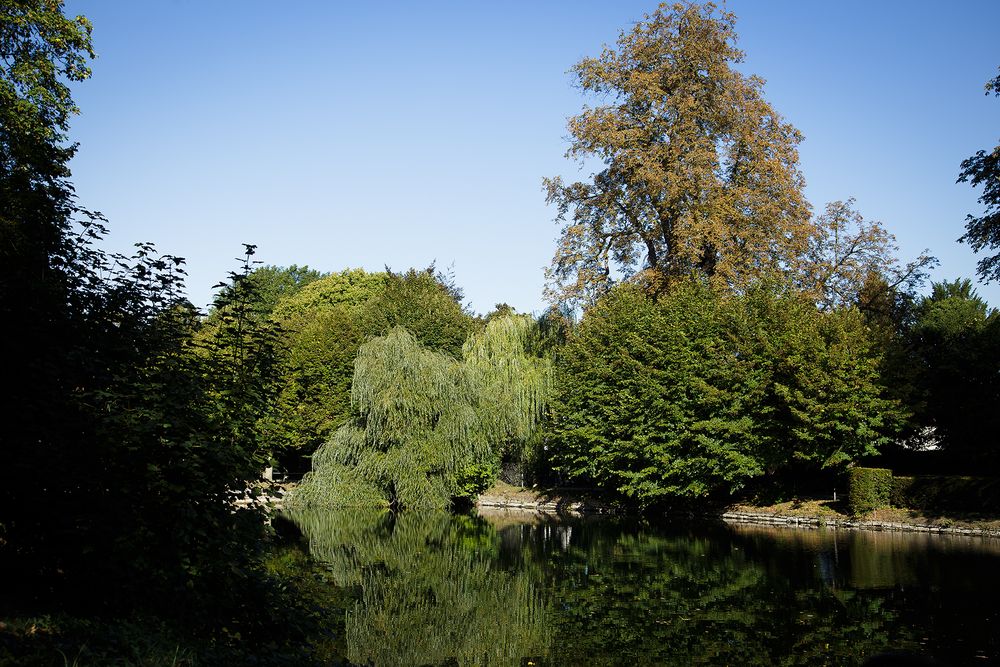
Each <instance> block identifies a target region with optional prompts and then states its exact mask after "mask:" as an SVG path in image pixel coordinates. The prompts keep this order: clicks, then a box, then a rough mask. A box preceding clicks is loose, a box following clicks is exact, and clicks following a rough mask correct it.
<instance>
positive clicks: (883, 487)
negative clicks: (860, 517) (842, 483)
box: [847, 468, 892, 514]
mask: <svg viewBox="0 0 1000 667" xmlns="http://www.w3.org/2000/svg"><path fill="white" fill-rule="evenodd" d="M848 474H849V476H850V477H849V482H848V492H847V493H848V496H847V508H848V510H849V511H850V512H851V514H865V513H866V512H870V511H872V510H877V509H881V508H883V507H888V506H889V496H890V494H891V492H892V471H891V470H889V469H888V468H851V469H850V470H849V471H848Z"/></svg>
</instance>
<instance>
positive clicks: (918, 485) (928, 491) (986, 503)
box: [889, 475, 1000, 516]
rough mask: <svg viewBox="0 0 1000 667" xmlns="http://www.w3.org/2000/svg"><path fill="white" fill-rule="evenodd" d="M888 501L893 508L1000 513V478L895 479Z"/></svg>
mask: <svg viewBox="0 0 1000 667" xmlns="http://www.w3.org/2000/svg"><path fill="white" fill-rule="evenodd" d="M889 501H890V502H891V503H892V505H893V506H894V507H906V508H909V509H916V510H922V511H924V512H964V513H974V514H982V515H987V516H996V515H997V514H998V513H1000V479H997V478H995V477H958V476H954V475H949V476H944V475H921V476H919V477H904V476H895V475H894V476H893V478H892V492H891V493H890V496H889Z"/></svg>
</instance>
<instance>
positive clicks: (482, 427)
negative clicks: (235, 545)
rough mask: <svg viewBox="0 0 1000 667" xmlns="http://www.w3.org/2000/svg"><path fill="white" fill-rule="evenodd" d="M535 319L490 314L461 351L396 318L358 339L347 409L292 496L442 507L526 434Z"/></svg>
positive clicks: (532, 418) (542, 382)
mask: <svg viewBox="0 0 1000 667" xmlns="http://www.w3.org/2000/svg"><path fill="white" fill-rule="evenodd" d="M536 329H537V324H536V323H535V322H534V321H533V320H532V319H531V318H529V317H525V316H517V315H508V316H504V317H499V318H496V319H493V320H491V321H490V322H489V324H488V325H487V326H486V328H485V329H484V330H483V331H482V332H481V333H479V334H477V335H475V336H473V337H471V338H470V339H469V341H468V342H467V343H466V344H465V346H464V350H463V356H464V359H463V361H461V362H460V361H459V360H457V359H455V358H453V357H451V356H450V355H448V354H445V353H442V352H435V351H433V350H430V349H428V348H426V347H424V346H422V345H421V344H420V343H419V342H418V341H417V339H416V338H415V337H414V336H413V335H412V334H410V333H409V332H408V331H407V330H406V329H403V328H402V327H396V328H394V329H393V330H392V331H390V332H389V334H388V335H387V336H384V337H380V338H376V339H374V340H372V341H370V342H368V343H366V344H365V345H363V346H362V347H361V349H360V350H359V352H358V358H357V360H356V362H355V366H354V379H353V383H352V387H351V396H352V404H353V409H354V417H353V418H352V419H351V420H350V421H348V422H347V423H345V424H344V425H342V426H341V427H340V428H339V429H338V430H337V431H336V432H335V433H334V435H333V437H332V438H331V439H330V440H329V442H328V443H326V444H325V445H324V446H323V447H321V448H320V449H319V450H318V451H317V452H316V454H315V455H314V457H313V472H312V473H310V475H309V476H307V478H306V479H304V480H303V484H302V486H301V488H300V489H299V490H298V491H297V492H296V494H295V502H297V503H300V504H304V505H371V504H375V505H378V504H390V503H391V504H395V505H402V506H406V507H446V506H448V505H449V504H450V502H451V499H452V498H453V497H455V496H460V495H468V493H469V489H468V488H467V486H468V484H469V483H470V481H471V480H473V479H478V480H480V481H481V482H487V481H492V479H495V477H496V474H497V471H498V468H499V463H500V460H501V458H502V456H503V454H504V453H505V452H506V451H510V450H511V449H514V448H519V447H523V446H524V444H525V443H526V442H527V441H528V440H529V439H530V438H531V437H532V435H533V434H534V430H535V426H536V424H537V422H538V420H539V418H540V416H541V414H542V410H543V407H544V403H545V399H546V395H547V392H548V386H549V364H548V362H547V360H546V359H544V358H539V357H533V356H530V355H529V354H527V353H526V349H527V346H528V342H529V337H530V336H531V334H532V332H533V331H534V330H536Z"/></svg>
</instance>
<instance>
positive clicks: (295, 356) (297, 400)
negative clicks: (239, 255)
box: [255, 267, 475, 470]
mask: <svg viewBox="0 0 1000 667" xmlns="http://www.w3.org/2000/svg"><path fill="white" fill-rule="evenodd" d="M294 269H295V267H292V268H291V269H283V270H279V271H277V275H279V276H284V275H285V274H287V273H288V272H292V271H293V270H294ZM258 271H260V270H258ZM256 273H257V272H255V275H256ZM297 273H298V272H296V275H297ZM265 305H266V304H265ZM271 319H272V320H273V321H274V322H275V323H276V324H277V325H278V326H280V328H281V329H282V332H283V333H282V337H281V343H282V345H281V346H280V363H279V371H280V372H279V375H280V379H279V385H280V391H279V393H278V397H277V400H276V402H275V405H274V408H273V409H272V410H271V411H270V413H269V414H268V416H267V417H266V419H265V420H264V421H262V423H261V425H260V426H261V429H262V430H263V432H264V434H265V437H266V438H267V440H268V442H269V444H270V446H271V449H272V451H273V453H274V456H275V459H276V460H277V461H278V462H279V463H280V464H281V465H282V467H285V468H288V469H291V470H302V469H304V468H305V467H308V466H307V465H306V466H304V465H303V464H304V462H305V460H306V457H308V456H309V455H311V454H312V453H313V452H314V451H316V449H317V448H318V447H319V446H320V445H321V444H322V443H324V442H326V441H327V440H328V439H329V438H330V436H331V435H332V434H333V431H334V430H335V429H336V428H337V427H338V426H340V425H341V424H342V423H343V422H344V421H345V420H346V419H347V418H348V417H349V416H350V395H351V378H352V376H353V374H354V359H355V357H356V356H357V354H358V350H359V348H360V347H361V345H362V343H364V342H365V341H367V340H370V339H372V338H374V337H377V336H382V335H385V334H386V333H388V332H389V330H391V329H392V327H394V326H404V327H406V328H407V330H409V331H410V332H411V333H413V334H414V335H415V336H416V338H417V340H419V341H420V342H421V343H422V344H424V345H426V346H427V347H429V348H430V349H432V350H439V351H444V352H447V353H449V354H451V355H458V354H460V352H461V346H462V344H463V343H464V342H465V339H466V337H467V336H468V334H469V333H470V332H471V331H472V330H473V328H474V327H475V321H474V320H473V318H472V317H471V316H470V315H469V314H468V313H466V312H465V311H464V309H463V307H462V305H461V303H460V294H457V293H456V292H455V290H454V288H452V287H450V285H449V284H448V282H447V279H446V277H445V276H442V275H441V274H440V273H435V272H434V269H433V267H431V268H429V269H427V270H425V271H415V270H410V271H407V272H406V273H401V274H397V273H392V272H388V271H387V272H385V273H367V272H365V271H363V270H361V269H349V270H344V271H341V272H339V273H332V274H330V275H327V276H324V277H321V278H318V279H316V280H313V281H311V282H309V283H308V284H306V285H304V286H303V287H301V289H296V290H294V291H289V293H288V295H287V296H285V297H283V298H281V299H280V300H279V301H278V302H277V304H276V305H275V306H274V307H273V309H272V314H271Z"/></svg>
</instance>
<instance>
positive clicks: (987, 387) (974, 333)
mask: <svg viewBox="0 0 1000 667" xmlns="http://www.w3.org/2000/svg"><path fill="white" fill-rule="evenodd" d="M911 335H912V338H913V346H914V349H915V352H916V357H917V360H918V361H919V364H918V372H917V385H918V387H919V389H920V390H921V392H922V394H923V396H922V398H923V402H922V405H920V406H919V410H918V413H917V419H918V421H919V422H920V423H921V424H922V425H923V426H932V427H934V429H935V435H936V436H937V437H938V438H940V445H941V447H942V448H943V449H945V450H946V451H948V452H949V453H950V456H951V457H952V458H953V460H955V461H959V462H964V463H965V465H967V466H969V468H970V471H971V470H975V471H977V472H981V471H983V470H984V465H986V466H991V467H993V466H998V465H1000V448H998V447H997V446H996V445H995V443H996V437H997V436H996V434H997V432H998V430H1000V417H998V415H997V411H996V406H997V404H998V402H1000V313H998V312H997V311H996V310H994V309H992V308H990V307H989V306H988V305H987V304H986V302H985V301H983V300H982V299H981V298H980V297H979V295H978V294H976V291H975V290H974V289H973V287H972V282H971V281H970V280H968V279H965V280H955V281H951V282H949V281H945V282H941V283H935V284H934V285H933V289H932V291H931V294H930V295H928V296H927V297H925V298H924V299H922V300H921V302H920V303H919V304H918V305H917V315H916V322H915V323H914V325H913V328H912V330H911Z"/></svg>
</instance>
